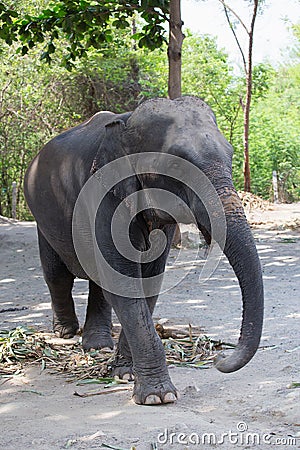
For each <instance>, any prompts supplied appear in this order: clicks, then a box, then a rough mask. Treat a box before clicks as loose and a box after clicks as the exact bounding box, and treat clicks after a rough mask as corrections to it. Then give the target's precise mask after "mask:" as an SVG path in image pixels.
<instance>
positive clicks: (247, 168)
mask: <svg viewBox="0 0 300 450" xmlns="http://www.w3.org/2000/svg"><path fill="white" fill-rule="evenodd" d="M258 3H259V0H254V6H253V15H252V20H251V26H250V30H249V47H248V70H247V72H246V89H247V93H246V103H245V109H244V191H245V192H250V191H251V173H250V161H249V124H250V106H251V97H252V66H253V62H252V54H253V34H254V24H255V19H256V16H257V10H258Z"/></svg>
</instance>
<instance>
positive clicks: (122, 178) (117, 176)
mask: <svg viewBox="0 0 300 450" xmlns="http://www.w3.org/2000/svg"><path fill="white" fill-rule="evenodd" d="M125 130H126V123H125V122H124V121H123V120H121V119H116V120H114V121H112V122H109V123H108V124H106V125H105V135H104V138H103V141H102V143H101V145H100V148H99V150H98V152H97V155H96V157H95V159H94V161H93V165H92V169H91V174H93V175H95V176H98V174H100V175H102V173H103V174H104V175H103V176H101V182H102V183H103V184H104V185H107V186H108V192H111V193H112V194H113V195H114V196H115V197H117V198H118V199H120V200H125V199H126V198H127V197H128V196H129V195H130V194H132V193H134V192H136V191H138V190H140V189H141V186H140V183H139V181H138V178H137V176H136V175H135V171H134V168H133V166H132V164H131V162H130V160H129V157H128V154H129V152H130V149H128V147H126V150H125V146H124V132H125ZM111 180H118V181H119V182H117V184H115V185H114V186H113V187H111ZM128 207H129V208H130V209H132V205H130V204H128ZM133 212H134V211H132V213H133Z"/></svg>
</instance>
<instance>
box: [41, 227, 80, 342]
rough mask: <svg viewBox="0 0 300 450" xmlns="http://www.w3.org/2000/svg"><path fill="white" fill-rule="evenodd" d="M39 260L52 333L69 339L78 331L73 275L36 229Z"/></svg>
mask: <svg viewBox="0 0 300 450" xmlns="http://www.w3.org/2000/svg"><path fill="white" fill-rule="evenodd" d="M38 240H39V250H40V258H41V263H42V268H43V272H44V278H45V281H46V283H47V285H48V288H49V291H50V295H51V304H52V311H53V331H54V332H55V334H56V335H57V336H58V337H61V338H66V339H68V338H71V337H73V336H74V335H75V334H76V333H77V332H78V330H79V323H78V319H77V316H76V313H75V307H74V301H73V298H72V288H73V283H74V275H73V274H72V273H71V272H70V271H69V270H68V269H67V267H66V265H65V264H64V263H63V261H62V260H61V258H60V257H59V255H58V254H57V253H56V252H55V250H54V249H53V248H52V247H51V245H50V244H49V243H48V241H47V240H46V239H45V237H44V236H43V234H42V233H41V231H40V230H39V229H38Z"/></svg>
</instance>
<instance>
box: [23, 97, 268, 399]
mask: <svg viewBox="0 0 300 450" xmlns="http://www.w3.org/2000/svg"><path fill="white" fill-rule="evenodd" d="M147 151H155V152H164V153H171V154H174V155H178V156H181V157H183V158H185V159H186V160H188V161H190V162H192V163H193V164H194V165H196V166H197V167H199V168H200V169H201V170H202V171H203V172H204V173H205V174H206V175H207V177H208V178H209V180H210V181H211V182H212V183H213V185H214V187H215V189H216V191H217V193H218V195H219V198H220V199H221V202H222V204H223V207H224V211H225V214H226V222H227V239H226V245H225V249H224V253H225V255H226V256H227V258H228V260H229V262H230V264H231V265H232V267H233V269H234V271H235V274H236V276H237V278H238V280H239V283H240V287H241V292H242V297H243V319H242V327H241V335H240V338H239V342H238V345H237V347H236V349H235V350H234V352H233V353H232V354H231V355H230V356H228V357H226V358H224V357H219V359H218V360H217V361H216V367H217V368H218V369H219V370H220V371H223V372H232V371H235V370H238V369H240V368H241V367H243V366H244V365H245V364H247V362H248V361H249V360H250V359H251V358H252V357H253V355H254V354H255V352H256V350H257V347H258V345H259V340H260V336H261V329H262V321H263V284H262V274H261V267H260V263H259V259H258V256H257V252H256V248H255V244H254V241H253V238H252V235H251V232H250V229H249V226H248V224H247V221H246V218H245V215H244V212H243V208H242V205H241V202H240V200H239V198H238V196H237V193H236V191H235V189H234V187H233V184H232V179H231V159H232V149H231V146H230V145H229V144H228V142H227V141H226V140H225V138H224V137H223V136H222V134H221V133H220V131H219V130H218V127H217V125H216V121H215V117H214V115H213V113H212V111H211V109H210V108H209V107H208V106H207V105H206V104H205V103H204V102H203V101H202V100H200V99H198V98H195V97H183V98H180V99H177V100H173V101H171V100H167V99H154V100H150V101H147V102H145V103H143V104H141V105H140V106H139V107H138V108H137V109H136V110H135V111H134V112H132V113H128V114H123V115H115V114H113V113H110V112H102V113H98V114H96V115H95V116H93V117H92V118H91V119H90V120H89V121H87V122H85V123H83V124H82V125H79V126H77V127H75V128H72V129H70V130H69V131H66V132H64V133H62V134H61V135H60V136H58V137H56V138H54V139H53V140H52V141H50V142H49V143H48V144H47V145H46V146H45V147H44V148H43V149H42V150H41V152H40V153H39V154H38V155H37V157H36V158H35V159H34V160H33V162H32V163H31V165H30V167H29V169H28V171H27V173H26V177H25V195H26V199H27V202H28V205H29V207H30V209H31V211H32V213H33V215H34V217H35V218H36V221H37V225H38V237H39V248H40V256H41V262H42V267H43V271H44V277H45V280H46V282H47V285H48V287H49V290H50V293H51V299H52V308H53V325H54V331H55V332H56V333H57V334H58V335H59V336H61V337H65V338H68V337H71V336H74V334H75V333H76V332H77V330H78V320H77V317H76V314H75V310H74V303H73V299H72V294H71V291H72V286H73V281H74V278H75V277H79V278H88V277H87V275H86V274H85V272H84V270H83V268H82V267H81V265H80V263H79V261H78V259H77V256H76V253H75V251H74V246H73V241H72V214H73V210H74V205H75V202H76V199H77V197H78V195H79V192H80V190H81V188H82V187H83V185H84V183H85V182H86V181H87V180H88V179H89V177H90V176H91V174H92V173H93V172H95V171H96V170H97V169H98V168H101V167H102V166H103V165H105V164H106V163H108V162H109V161H112V160H114V159H117V158H119V157H121V156H124V155H126V154H129V153H136V152H147ZM149 171H150V172H151V167H149ZM170 183H171V184H170ZM157 186H159V187H160V188H162V189H169V188H170V189H171V190H172V191H173V192H174V193H175V194H176V195H178V196H179V197H181V198H182V199H183V200H184V201H185V202H186V203H187V204H188V207H189V208H190V209H191V210H192V211H193V213H194V215H195V217H196V220H197V224H198V226H199V229H200V230H201V231H202V233H203V235H204V237H205V239H206V240H207V242H210V237H211V236H210V232H211V230H210V223H209V220H208V216H207V213H206V212H205V210H204V209H203V205H202V204H201V202H199V201H198V200H197V199H195V198H194V197H193V195H192V194H191V193H190V192H187V190H185V188H184V187H183V186H177V185H176V183H174V185H172V179H171V178H167V179H160V177H159V176H158V177H157V176H156V177H151V176H139V177H138V176H137V177H132V178H130V179H129V180H127V181H126V182H124V183H123V184H119V185H118V187H117V188H116V189H114V190H112V191H111V192H110V193H109V194H108V195H107V197H106V198H105V201H104V206H103V208H104V209H103V210H102V212H103V211H105V213H104V214H101V209H100V211H99V213H98V216H97V221H96V235H97V239H98V242H99V243H100V245H101V242H105V249H106V251H107V255H108V258H109V259H110V262H111V263H113V264H114V265H115V267H116V269H117V270H120V271H122V272H123V273H125V274H130V275H131V276H140V275H141V274H142V275H143V276H150V275H151V276H152V275H156V274H159V273H162V272H163V271H164V267H165V263H166V259H167V256H168V252H169V248H170V245H171V242H172V238H173V233H174V223H173V222H172V219H171V218H170V217H168V215H163V214H161V213H160V212H159V211H156V210H155V209H153V210H150V211H145V212H143V213H139V214H138V216H137V217H136V219H135V220H134V221H133V222H132V226H131V230H130V232H131V239H132V241H133V243H134V245H135V247H136V248H137V249H139V250H141V251H143V250H145V249H147V248H149V241H148V236H149V233H150V231H151V230H152V229H153V228H160V229H162V230H163V231H164V233H165V235H166V237H167V243H168V244H167V247H166V249H165V251H164V253H163V255H161V256H160V257H159V258H158V259H157V260H156V261H154V262H152V263H147V264H139V263H137V262H131V261H129V260H127V259H125V258H120V255H119V254H117V253H116V250H115V248H114V245H113V242H112V240H111V237H110V220H111V215H112V214H113V212H114V210H115V208H116V206H117V205H118V203H119V202H120V200H122V199H124V198H126V197H127V196H128V194H130V193H132V192H134V191H136V190H140V189H143V188H145V187H157ZM183 219H184V218H183ZM183 221H184V220H183ZM91 250H92V249H91ZM156 300H157V297H156V296H154V297H150V298H140V299H136V298H128V297H121V296H117V295H115V294H112V293H110V292H106V291H103V290H102V289H101V287H99V286H98V285H97V284H95V283H94V282H93V281H92V280H90V281H89V297H88V307H87V314H86V321H85V324H84V331H83V347H84V349H85V350H88V349H90V348H103V347H110V348H112V347H113V341H112V338H111V332H110V331H111V307H113V308H114V310H115V312H116V314H117V316H118V318H119V320H120V323H121V325H122V332H121V336H120V339H119V343H118V348H117V355H116V359H115V365H114V373H115V374H117V375H119V376H121V377H122V376H124V375H126V374H131V373H132V374H133V375H134V379H135V385H134V393H133V398H134V401H135V402H136V403H139V404H160V403H169V402H173V401H175V400H176V398H177V395H178V393H177V391H176V389H175V387H174V386H173V384H172V382H171V380H170V377H169V374H168V370H167V367H166V362H165V355H164V349H163V346H162V343H161V341H160V339H159V337H158V335H157V334H156V332H155V328H154V324H153V320H152V312H153V309H154V306H155V303H156Z"/></svg>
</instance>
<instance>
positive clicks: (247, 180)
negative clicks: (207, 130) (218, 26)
mask: <svg viewBox="0 0 300 450" xmlns="http://www.w3.org/2000/svg"><path fill="white" fill-rule="evenodd" d="M247 1H248V3H249V5H250V6H251V7H252V14H251V21H250V26H247V25H246V24H245V22H244V21H243V20H242V18H241V17H240V16H239V15H238V14H237V13H236V12H235V11H234V10H233V9H232V8H231V7H230V6H229V5H228V4H227V3H226V2H225V0H219V2H220V3H221V4H222V5H223V8H224V12H225V15H226V19H227V21H228V24H229V26H230V29H231V30H232V33H233V35H234V38H235V40H236V43H237V45H238V48H239V50H240V52H241V56H242V60H243V66H244V71H245V75H246V99H245V101H243V100H242V99H241V103H242V107H243V111H244V139H243V141H244V190H245V191H246V192H250V191H251V174H250V157H249V124H250V107H251V97H252V78H253V73H252V71H253V40H254V26H255V21H256V18H257V14H258V9H259V6H261V5H262V4H263V3H264V0H247ZM230 14H232V15H233V16H234V18H235V19H236V20H237V22H238V23H239V24H240V25H241V26H242V28H243V29H244V31H245V32H246V33H247V35H248V52H247V56H246V55H245V53H244V51H243V49H242V46H241V44H240V41H239V39H238V36H237V34H236V32H235V26H234V23H233V21H232V20H231V17H230Z"/></svg>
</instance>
